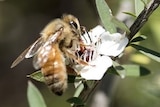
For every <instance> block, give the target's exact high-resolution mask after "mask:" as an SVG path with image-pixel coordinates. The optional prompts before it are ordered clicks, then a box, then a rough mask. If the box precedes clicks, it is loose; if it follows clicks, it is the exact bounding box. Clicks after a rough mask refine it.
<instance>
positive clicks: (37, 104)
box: [27, 81, 47, 107]
mask: <svg viewBox="0 0 160 107" xmlns="http://www.w3.org/2000/svg"><path fill="white" fill-rule="evenodd" d="M27 98H28V102H29V106H30V107H47V106H46V104H45V101H44V99H43V97H42V95H41V93H40V92H39V91H38V89H37V88H36V87H35V85H34V84H33V83H32V82H30V81H29V82H28V89H27Z"/></svg>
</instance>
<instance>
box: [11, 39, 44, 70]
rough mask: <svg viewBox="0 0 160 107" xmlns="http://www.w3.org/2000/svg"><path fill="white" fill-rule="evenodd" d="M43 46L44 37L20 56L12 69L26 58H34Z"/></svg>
mask: <svg viewBox="0 0 160 107" xmlns="http://www.w3.org/2000/svg"><path fill="white" fill-rule="evenodd" d="M42 44H43V39H42V37H40V38H38V39H37V40H36V41H35V42H34V43H33V44H32V45H30V46H29V47H28V48H27V49H25V50H24V51H23V52H22V53H21V54H20V55H19V56H18V58H17V59H16V60H15V61H14V62H13V63H12V65H11V68H13V67H15V66H16V65H18V64H19V63H20V62H21V61H22V60H23V59H24V58H30V57H33V56H34V55H35V54H36V53H37V51H38V49H39V48H40V47H41V45H42Z"/></svg>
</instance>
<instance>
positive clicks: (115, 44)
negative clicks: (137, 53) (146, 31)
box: [99, 32, 128, 56]
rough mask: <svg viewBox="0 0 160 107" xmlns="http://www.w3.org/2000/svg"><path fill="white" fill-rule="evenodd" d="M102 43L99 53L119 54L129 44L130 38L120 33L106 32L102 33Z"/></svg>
mask: <svg viewBox="0 0 160 107" xmlns="http://www.w3.org/2000/svg"><path fill="white" fill-rule="evenodd" d="M101 40H102V44H101V46H100V48H99V54H103V55H108V56H117V55H119V54H120V53H121V52H122V51H123V50H124V49H125V47H126V45H127V44H128V38H126V37H125V36H124V35H121V34H120V33H113V34H110V33H109V32H105V33H103V34H102V35H101Z"/></svg>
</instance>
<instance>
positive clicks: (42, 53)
mask: <svg viewBox="0 0 160 107" xmlns="http://www.w3.org/2000/svg"><path fill="white" fill-rule="evenodd" d="M61 33H62V29H60V30H58V31H56V32H55V33H54V34H52V35H50V36H49V38H48V40H47V41H46V42H45V43H44V44H43V45H42V46H41V47H40V49H39V51H38V54H36V55H35V56H34V59H33V66H34V68H35V69H39V68H41V67H42V66H43V65H44V64H45V63H46V62H47V60H48V58H49V54H51V53H52V55H53V56H54V53H55V51H54V50H55V49H53V48H54V46H53V45H55V41H56V40H57V38H58V37H59V36H61ZM53 56H52V57H53Z"/></svg>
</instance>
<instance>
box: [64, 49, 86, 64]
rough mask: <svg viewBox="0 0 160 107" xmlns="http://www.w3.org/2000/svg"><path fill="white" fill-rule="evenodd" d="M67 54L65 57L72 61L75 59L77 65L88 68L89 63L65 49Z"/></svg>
mask: <svg viewBox="0 0 160 107" xmlns="http://www.w3.org/2000/svg"><path fill="white" fill-rule="evenodd" d="M62 50H63V51H64V53H65V55H66V56H67V57H69V58H71V59H73V60H74V61H75V62H76V63H78V64H81V65H85V66H88V65H89V64H88V62H85V61H83V60H82V59H79V58H78V57H77V56H75V55H74V54H73V53H72V52H70V51H69V50H68V49H66V48H63V49H62Z"/></svg>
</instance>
